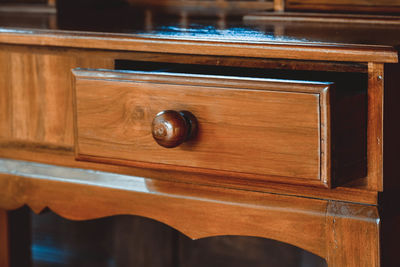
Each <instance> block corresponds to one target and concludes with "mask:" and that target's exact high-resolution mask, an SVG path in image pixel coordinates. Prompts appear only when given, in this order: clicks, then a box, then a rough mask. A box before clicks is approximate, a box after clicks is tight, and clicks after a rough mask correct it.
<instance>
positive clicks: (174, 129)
mask: <svg viewBox="0 0 400 267" xmlns="http://www.w3.org/2000/svg"><path fill="white" fill-rule="evenodd" d="M151 133H152V136H153V138H154V140H155V141H156V142H157V144H159V145H160V146H162V147H165V148H174V147H177V146H179V145H180V144H182V143H183V142H185V141H189V140H190V139H192V138H194V136H195V135H196V133H197V119H196V117H195V116H194V115H193V114H191V113H190V112H189V111H179V112H178V111H174V110H164V111H161V112H159V113H157V115H156V116H155V117H154V119H153V122H152V123H151Z"/></svg>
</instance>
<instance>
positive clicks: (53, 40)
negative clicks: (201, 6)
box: [0, 30, 398, 63]
mask: <svg viewBox="0 0 400 267" xmlns="http://www.w3.org/2000/svg"><path fill="white" fill-rule="evenodd" d="M204 39H205V40H193V38H190V39H189V38H184V37H183V38H181V40H179V39H177V38H173V39H165V38H161V37H157V38H148V37H145V36H141V35H121V34H101V33H89V32H87V33H85V34H82V33H79V32H72V31H57V30H54V31H51V30H29V31H28V30H7V31H5V32H3V33H1V34H0V43H3V44H20V45H40V46H56V47H74V48H89V49H106V50H125V51H138V52H158V53H177V54H196V55H213V56H238V57H249V58H280V59H298V60H329V61H347V62H388V63H395V62H397V61H398V55H397V52H396V50H395V49H394V48H393V47H391V46H385V45H383V46H376V45H373V46H371V45H352V44H341V45H335V44H332V43H329V42H327V43H325V44H323V43H312V42H308V43H307V42H286V43H285V42H281V41H279V42H278V41H271V40H264V41H263V42H262V44H260V43H257V42H248V41H246V40H242V41H240V40H230V41H216V40H215V39H214V40H213V39H211V38H208V40H207V38H204Z"/></svg>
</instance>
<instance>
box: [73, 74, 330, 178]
mask: <svg viewBox="0 0 400 267" xmlns="http://www.w3.org/2000/svg"><path fill="white" fill-rule="evenodd" d="M74 74H75V79H76V85H75V90H76V106H77V107H76V108H77V111H76V112H77V125H76V127H77V128H76V131H77V132H76V133H77V135H76V141H77V147H76V153H77V157H78V159H91V160H94V161H96V158H100V161H102V162H104V161H109V162H110V163H111V162H115V161H114V160H129V161H131V163H128V164H130V165H133V166H146V167H150V168H152V167H153V166H154V168H162V169H169V168H173V169H182V170H187V171H189V170H190V171H193V172H200V173H207V174H213V173H215V174H220V175H229V176H231V177H234V176H242V177H245V178H248V179H251V178H252V177H253V179H265V180H276V181H282V182H287V183H295V184H313V185H324V186H330V185H331V180H330V108H329V105H330V100H329V92H328V88H329V85H330V84H328V83H310V82H308V83H302V82H294V81H293V82H291V81H287V82H285V81H279V80H268V79H263V80H261V79H250V78H243V79H238V78H235V79H229V78H228V77H220V78H219V77H217V76H206V75H204V76H200V75H197V76H191V75H183V74H182V75H179V74H167V73H164V74H163V73H159V74H155V73H143V72H131V73H130V74H129V73H118V72H108V73H107V72H97V71H85V70H83V71H81V70H75V71H74ZM124 81H129V83H127V82H124ZM99 88H101V94H99ZM249 89H251V90H249ZM158 95H159V96H160V97H157V96H158ZM177 96H179V98H178V99H177ZM243 97H245V98H246V103H243V101H242V99H243ZM116 103H117V104H116ZM160 109H161V110H163V109H166V110H169V109H175V110H180V109H181V110H182V109H184V110H188V111H190V112H192V113H193V114H196V117H197V119H198V122H199V132H198V135H197V138H196V139H194V140H193V141H192V142H187V143H185V145H181V146H180V147H179V148H180V149H177V150H163V149H160V148H159V146H157V145H156V144H155V142H154V141H153V140H152V137H151V131H150V128H149V125H150V124H151V120H152V118H153V117H154V116H155V114H157V112H158V111H159V110H160ZM299 114H302V115H301V118H299V117H298V115H299ZM115 129H126V130H124V131H121V132H120V131H116V130H115ZM138 140H140V142H138ZM107 159H108V160H107ZM220 159H223V160H220ZM276 159H279V160H276ZM135 162H137V163H135ZM160 164H164V166H162V165H160ZM157 165H159V166H157ZM288 166H290V168H288ZM229 172H230V173H229Z"/></svg>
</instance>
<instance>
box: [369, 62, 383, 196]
mask: <svg viewBox="0 0 400 267" xmlns="http://www.w3.org/2000/svg"><path fill="white" fill-rule="evenodd" d="M383 81H384V73H383V64H374V63H370V64H369V65H368V124H367V125H368V129H367V132H368V133H367V138H368V140H367V142H368V143H367V147H368V150H367V159H368V163H367V166H368V171H367V173H368V176H370V177H372V178H371V179H369V180H368V183H370V186H371V187H372V188H374V189H376V190H379V191H382V190H383V94H384V92H383V86H384V85H383Z"/></svg>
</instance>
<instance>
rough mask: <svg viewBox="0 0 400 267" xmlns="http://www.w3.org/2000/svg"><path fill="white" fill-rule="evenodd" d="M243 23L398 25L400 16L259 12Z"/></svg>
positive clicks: (247, 16)
mask: <svg viewBox="0 0 400 267" xmlns="http://www.w3.org/2000/svg"><path fill="white" fill-rule="evenodd" d="M243 19H244V20H245V21H258V22H262V21H264V22H265V21H269V22H277V21H282V22H285V23H288V22H292V23H293V22H306V23H310V22H311V23H314V22H317V23H323V24H328V23H336V24H352V25H354V24H361V25H368V24H372V25H389V26H392V25H400V16H383V15H365V14H351V15H350V14H341V13H339V14H332V13H310V12H259V13H252V14H248V15H246V16H244V17H243Z"/></svg>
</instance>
